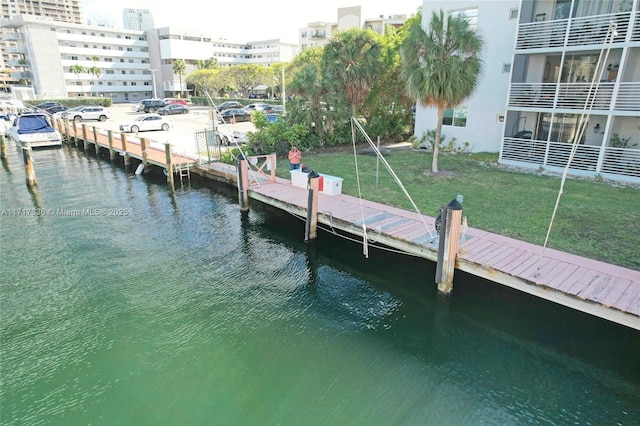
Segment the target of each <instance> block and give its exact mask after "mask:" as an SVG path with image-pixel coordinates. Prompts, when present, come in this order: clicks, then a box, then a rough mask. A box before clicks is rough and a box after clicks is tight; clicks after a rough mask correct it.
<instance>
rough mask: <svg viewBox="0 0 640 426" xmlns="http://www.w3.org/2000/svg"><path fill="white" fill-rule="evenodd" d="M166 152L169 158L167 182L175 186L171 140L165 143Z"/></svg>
mask: <svg viewBox="0 0 640 426" xmlns="http://www.w3.org/2000/svg"><path fill="white" fill-rule="evenodd" d="M164 154H165V157H166V160H167V182H169V185H171V187H172V188H173V164H172V162H171V160H172V156H173V154H172V153H171V144H170V143H169V142H166V143H165V144H164Z"/></svg>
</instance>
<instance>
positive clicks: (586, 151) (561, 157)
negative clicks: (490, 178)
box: [500, 137, 640, 182]
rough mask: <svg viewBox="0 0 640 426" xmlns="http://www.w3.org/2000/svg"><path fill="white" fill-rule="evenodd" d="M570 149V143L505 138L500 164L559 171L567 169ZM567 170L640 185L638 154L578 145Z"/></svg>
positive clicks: (639, 154) (639, 155)
mask: <svg viewBox="0 0 640 426" xmlns="http://www.w3.org/2000/svg"><path fill="white" fill-rule="evenodd" d="M572 147H573V145H572V144H570V143H563V142H546V141H538V140H531V139H518V138H512V137H506V138H504V141H503V147H502V153H501V157H500V161H505V162H514V163H518V164H529V165H531V167H539V166H543V167H549V168H552V169H555V170H557V171H559V170H561V169H564V168H565V167H566V165H567V162H568V161H569V157H570V155H571V149H572ZM570 170H571V171H572V174H578V175H587V176H595V175H596V174H597V173H601V174H607V175H611V176H610V177H611V178H613V179H617V180H624V181H630V182H640V150H639V149H632V148H614V147H609V146H607V147H604V148H602V147H599V146H593V145H578V146H577V147H576V152H575V155H574V158H573V160H572V162H571V165H570Z"/></svg>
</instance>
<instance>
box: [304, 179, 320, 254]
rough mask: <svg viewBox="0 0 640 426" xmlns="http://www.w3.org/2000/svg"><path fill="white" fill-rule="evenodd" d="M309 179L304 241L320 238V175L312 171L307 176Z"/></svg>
mask: <svg viewBox="0 0 640 426" xmlns="http://www.w3.org/2000/svg"><path fill="white" fill-rule="evenodd" d="M307 178H308V179H309V184H308V188H309V189H308V190H309V195H308V198H307V223H306V226H305V230H304V240H305V241H309V240H315V239H316V237H317V236H318V192H319V191H318V185H319V183H320V175H319V174H318V173H317V172H315V171H313V170H311V171H310V172H309V174H308V175H307Z"/></svg>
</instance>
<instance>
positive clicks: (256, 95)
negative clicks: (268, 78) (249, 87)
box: [249, 93, 267, 99]
mask: <svg viewBox="0 0 640 426" xmlns="http://www.w3.org/2000/svg"><path fill="white" fill-rule="evenodd" d="M249 99H267V95H266V94H265V93H252V94H250V95H249Z"/></svg>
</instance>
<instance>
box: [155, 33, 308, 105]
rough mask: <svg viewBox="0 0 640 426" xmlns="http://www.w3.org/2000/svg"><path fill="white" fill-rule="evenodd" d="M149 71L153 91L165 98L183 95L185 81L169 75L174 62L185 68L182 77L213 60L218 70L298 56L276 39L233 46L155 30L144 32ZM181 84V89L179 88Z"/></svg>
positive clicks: (205, 37)
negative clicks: (148, 56) (198, 65)
mask: <svg viewBox="0 0 640 426" xmlns="http://www.w3.org/2000/svg"><path fill="white" fill-rule="evenodd" d="M146 35H147V38H148V41H149V52H150V60H151V66H152V69H154V70H156V71H157V72H156V74H155V75H156V78H155V83H156V89H157V90H156V91H157V92H158V93H163V94H165V95H167V96H174V95H177V94H178V93H183V94H184V93H187V86H186V82H185V79H184V78H182V81H181V80H180V78H179V76H177V75H174V73H173V64H174V63H175V61H176V60H178V59H180V60H183V61H184V63H185V65H186V71H185V75H189V74H190V73H191V72H193V71H194V70H195V69H196V63H197V61H204V60H207V59H210V58H214V59H216V60H217V61H218V64H219V65H221V66H231V65H246V64H253V65H262V66H267V67H268V66H270V65H271V64H274V63H277V62H290V61H291V60H292V59H293V58H294V57H295V55H296V54H297V52H298V49H297V45H295V44H292V43H286V42H283V41H281V40H280V39H270V40H259V41H250V42H245V43H241V42H237V41H231V40H227V39H220V38H214V36H213V35H211V34H207V33H205V32H203V31H199V30H194V29H183V28H176V27H164V28H155V29H153V30H150V31H147V32H146ZM181 83H182V86H180V84H181Z"/></svg>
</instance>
